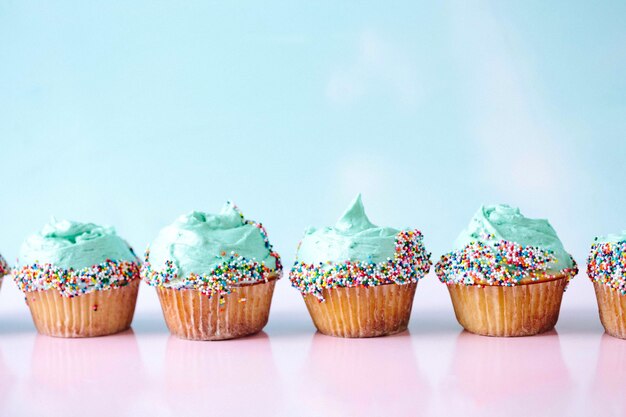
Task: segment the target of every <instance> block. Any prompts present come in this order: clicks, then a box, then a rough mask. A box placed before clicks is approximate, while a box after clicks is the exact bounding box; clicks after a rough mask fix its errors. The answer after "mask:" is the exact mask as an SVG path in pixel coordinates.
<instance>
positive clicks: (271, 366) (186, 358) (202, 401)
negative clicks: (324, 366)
mask: <svg viewBox="0 0 626 417" xmlns="http://www.w3.org/2000/svg"><path fill="white" fill-rule="evenodd" d="M279 385H280V384H279V382H278V375H277V372H276V366H275V362H274V358H273V356H272V350H271V346H270V342H269V338H268V337H267V334H265V333H263V332H261V333H259V334H257V335H255V336H250V337H245V338H241V339H235V340H223V341H216V342H198V341H189V340H182V339H178V338H176V337H174V336H170V337H169V339H168V340H167V351H166V357H165V381H164V382H163V387H162V389H163V395H164V396H165V399H166V401H167V404H168V406H169V408H170V410H171V411H172V412H173V413H172V414H173V415H180V416H183V415H184V416H192V415H203V416H206V415H214V416H222V415H241V416H244V415H254V414H256V412H257V411H258V410H261V409H262V410H263V413H264V415H275V414H276V413H277V407H279V404H280V402H281V399H280V386H279Z"/></svg>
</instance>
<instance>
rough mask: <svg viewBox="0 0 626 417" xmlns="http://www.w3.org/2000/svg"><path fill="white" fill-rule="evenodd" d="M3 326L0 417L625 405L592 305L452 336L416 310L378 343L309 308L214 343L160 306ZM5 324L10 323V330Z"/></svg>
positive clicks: (575, 410)
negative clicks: (184, 336)
mask: <svg viewBox="0 0 626 417" xmlns="http://www.w3.org/2000/svg"><path fill="white" fill-rule="evenodd" d="M3 321H5V325H4V326H3V327H0V415H10V416H17V415H38V416H44V415H63V416H73V415H82V414H83V413H86V414H84V415H91V416H100V415H101V416H135V415H152V416H183V415H189V416H193V415H216V416H217V415H228V414H230V415H238V416H243V415H255V416H282V415H285V416H287V415H297V416H320V415H324V416H335V415H336V416H346V415H348V416H380V415H394V416H395V415H399V416H429V415H450V416H456V415H464V416H502V415H507V416H529V415H533V416H537V415H546V416H548V415H559V414H562V415H568V416H575V415H603V416H607V415H623V414H624V413H626V397H624V395H623V387H624V383H625V382H626V341H622V340H618V339H614V338H612V337H610V336H607V335H605V334H603V332H602V328H601V326H600V323H599V321H598V319H597V313H596V312H594V311H592V310H589V311H571V310H569V311H567V312H564V313H563V314H562V317H561V320H560V321H559V324H558V325H557V329H556V330H555V331H551V332H549V333H547V334H544V335H541V336H536V337H528V338H511V339H505V338H489V337H482V336H476V335H472V334H469V333H466V332H462V331H461V329H460V328H459V326H458V324H457V323H456V321H455V320H454V317H453V314H452V312H451V311H449V310H441V311H419V310H418V311H414V313H413V317H412V321H411V325H410V329H409V331H408V332H405V333H402V334H399V335H395V336H390V337H385V338H377V339H340V338H333V337H327V336H323V335H321V334H319V333H315V332H314V329H313V326H312V324H311V323H310V319H309V317H308V316H307V315H306V312H300V313H296V314H287V313H285V312H273V313H272V316H271V317H270V324H269V325H268V326H267V327H266V329H265V331H264V332H262V333H261V334H258V335H256V336H253V337H249V338H245V339H239V340H233V341H223V342H190V341H184V340H179V339H176V338H174V337H172V336H170V335H169V334H168V332H167V329H166V328H165V326H164V324H163V322H162V318H161V317H160V316H159V314H158V313H157V312H155V313H154V314H152V315H146V314H142V315H141V316H138V317H137V318H136V320H135V323H134V326H133V330H130V331H127V332H124V333H122V334H119V335H116V336H109V337H102V338H94V339H76V340H72V339H55V338H50V337H46V336H40V335H37V334H36V333H35V332H34V328H33V326H32V324H31V323H30V321H29V317H28V316H27V315H19V316H16V317H10V318H6V320H3ZM7 323H8V324H7Z"/></svg>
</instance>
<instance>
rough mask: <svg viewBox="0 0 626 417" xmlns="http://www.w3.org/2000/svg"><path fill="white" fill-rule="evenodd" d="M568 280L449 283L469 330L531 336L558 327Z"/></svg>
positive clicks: (457, 311) (459, 314)
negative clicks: (501, 283)
mask: <svg viewBox="0 0 626 417" xmlns="http://www.w3.org/2000/svg"><path fill="white" fill-rule="evenodd" d="M567 283H568V279H567V278H557V279H553V280H547V281H535V282H530V283H528V284H519V285H515V286H500V285H493V286H477V285H462V284H448V290H449V292H450V298H451V299H452V305H453V306H454V313H455V315H456V318H457V320H458V322H459V324H460V325H461V326H463V328H465V330H467V331H469V332H472V333H476V334H480V335H484V336H531V335H535V334H538V333H543V332H546V331H548V330H551V329H552V328H554V326H555V325H556V322H557V320H558V318H559V310H560V308H561V299H562V298H563V291H565V287H566V286H567Z"/></svg>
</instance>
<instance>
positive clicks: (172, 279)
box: [141, 204, 283, 304]
mask: <svg viewBox="0 0 626 417" xmlns="http://www.w3.org/2000/svg"><path fill="white" fill-rule="evenodd" d="M233 208H234V209H235V210H236V211H237V213H238V214H239V216H240V217H241V220H242V221H243V223H244V224H250V225H253V226H255V227H257V228H258V229H259V231H260V233H261V237H262V238H263V241H264V243H265V247H266V248H267V250H268V251H269V253H270V256H271V257H273V258H274V259H275V260H276V268H275V269H271V268H269V267H268V266H266V265H265V263H264V262H261V263H259V262H257V261H255V260H252V259H247V258H245V257H243V256H240V255H239V254H237V253H235V252H231V253H230V254H229V257H228V259H226V260H225V261H224V262H222V263H220V264H218V265H216V266H215V267H214V268H213V269H212V270H211V271H210V272H209V273H207V274H196V273H193V272H192V273H190V274H189V275H187V276H186V277H184V278H183V279H180V278H179V274H178V268H177V267H176V265H175V264H174V262H173V261H172V260H167V261H166V262H165V268H164V269H162V270H154V269H153V268H152V265H151V264H150V262H149V258H150V249H149V248H148V250H146V254H145V257H144V259H145V260H144V262H143V265H142V267H141V277H142V278H143V280H144V281H145V282H146V283H147V284H148V285H151V286H153V287H164V288H173V289H177V290H181V289H190V290H197V291H200V292H201V293H202V294H205V295H206V296H208V297H209V298H210V297H212V296H214V295H217V296H219V297H220V300H219V301H220V304H224V296H225V295H227V294H230V293H231V292H232V288H233V287H235V286H238V285H241V284H249V283H260V282H268V281H269V280H270V279H271V278H274V277H273V276H272V275H274V276H275V277H276V278H277V279H280V277H281V275H282V268H283V267H282V264H281V262H280V256H279V255H278V253H276V252H274V250H273V248H272V244H271V243H270V241H269V239H268V237H267V231H266V230H265V228H264V227H263V225H262V224H261V223H258V222H255V221H253V220H247V219H245V218H244V216H243V213H242V212H241V211H240V210H239V208H238V207H237V206H236V205H234V204H233ZM222 256H226V253H222Z"/></svg>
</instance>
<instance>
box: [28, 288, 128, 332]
mask: <svg viewBox="0 0 626 417" xmlns="http://www.w3.org/2000/svg"><path fill="white" fill-rule="evenodd" d="M139 283H140V280H138V279H136V280H132V281H131V282H130V283H129V284H128V285H126V286H123V287H118V288H113V289H110V290H99V291H92V292H90V293H86V294H82V295H78V296H76V297H64V296H62V295H61V294H60V292H59V291H58V290H55V289H49V290H44V291H33V292H27V293H26V294H25V295H26V304H27V305H28V307H29V308H30V313H31V315H32V317H33V321H34V323H35V327H36V328H37V331H38V332H39V333H41V334H45V335H48V336H54V337H93V336H105V335H109V334H114V333H118V332H121V331H124V330H126V329H128V328H129V327H130V323H131V322H132V320H133V314H134V313H135V302H136V300H137V292H138V291H139Z"/></svg>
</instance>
